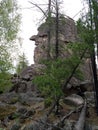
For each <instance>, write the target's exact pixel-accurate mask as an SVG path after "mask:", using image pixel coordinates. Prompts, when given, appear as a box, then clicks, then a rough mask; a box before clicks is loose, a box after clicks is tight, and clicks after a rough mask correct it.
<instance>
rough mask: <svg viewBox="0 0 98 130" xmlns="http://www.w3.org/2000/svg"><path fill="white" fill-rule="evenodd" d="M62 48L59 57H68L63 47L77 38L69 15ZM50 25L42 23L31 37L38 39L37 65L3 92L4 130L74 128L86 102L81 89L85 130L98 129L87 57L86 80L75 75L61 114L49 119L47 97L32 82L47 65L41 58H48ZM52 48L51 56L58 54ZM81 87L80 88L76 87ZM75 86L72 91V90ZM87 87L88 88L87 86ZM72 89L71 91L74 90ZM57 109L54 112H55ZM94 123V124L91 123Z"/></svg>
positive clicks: (1, 123) (63, 26) (62, 33)
mask: <svg viewBox="0 0 98 130" xmlns="http://www.w3.org/2000/svg"><path fill="white" fill-rule="evenodd" d="M54 21H55V19H54V18H53V20H52V22H53V23H52V25H51V29H52V34H51V45H52V46H53V48H52V49H54V46H55V37H54V35H55V31H54V30H55V24H54ZM59 26H60V27H59V42H60V45H59V51H60V57H67V56H68V55H69V53H68V52H67V53H66V52H65V50H64V48H66V45H67V44H68V43H69V42H73V43H74V42H75V41H77V29H76V26H75V23H74V21H73V20H72V19H70V18H64V19H63V21H59ZM47 33H48V27H47V24H46V23H43V24H42V25H41V26H40V27H39V28H38V34H37V35H35V36H32V37H31V38H30V40H33V41H35V45H36V48H35V52H34V61H35V64H33V65H31V66H29V67H27V68H25V69H23V71H22V72H21V73H20V74H19V75H18V76H16V79H14V81H13V87H12V89H11V90H10V92H7V93H4V94H1V95H0V129H4V130H39V129H40V130H46V129H47V130H57V129H58V130H60V129H63V130H72V129H73V126H74V124H75V123H76V122H77V120H78V117H79V113H80V111H81V107H82V106H83V104H84V97H81V94H80V93H79V92H80V91H81V86H82V88H83V87H84V90H83V96H85V97H86V99H87V103H88V113H89V118H88V116H87V117H86V123H85V128H84V130H89V129H90V130H95V129H98V126H97V124H98V117H97V116H96V113H95V99H94V92H93V91H92V83H91V82H90V81H91V75H90V69H89V64H90V61H89V60H86V62H85V65H83V66H82V67H81V69H82V70H83V72H84V74H85V80H84V81H83V82H81V81H79V80H77V79H76V78H74V77H73V78H72V79H71V80H70V82H69V84H68V86H67V90H66V91H67V94H66V98H64V100H62V99H61V100H60V104H61V108H60V114H59V115H58V116H57V115H54V113H53V114H50V115H49V116H50V117H49V118H46V116H47V112H49V108H45V105H44V97H42V96H41V95H40V93H39V91H38V90H37V87H36V86H35V85H34V84H33V82H32V80H33V78H34V77H35V76H36V75H40V74H42V71H41V69H43V68H44V67H45V66H44V65H42V64H40V60H42V59H47V35H48V34H47ZM52 49H51V57H55V54H54V53H53V50H52ZM78 86H80V88H79V89H77V87H78ZM72 87H73V90H72ZM75 87H76V88H75ZM85 88H87V89H85ZM71 91H72V92H71ZM53 112H54V111H53ZM91 124H92V125H91Z"/></svg>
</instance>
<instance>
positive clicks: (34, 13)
mask: <svg viewBox="0 0 98 130" xmlns="http://www.w3.org/2000/svg"><path fill="white" fill-rule="evenodd" d="M29 1H32V2H33V3H38V4H47V3H48V0H18V2H19V5H20V8H22V9H21V10H20V13H21V14H22V23H21V34H20V37H21V38H22V43H23V51H24V52H25V54H26V56H27V58H28V60H29V63H30V64H33V63H34V61H33V55H34V48H35V45H34V42H32V41H30V40H29V38H30V37H31V36H32V35H36V34H37V27H38V25H39V24H38V21H39V19H40V18H41V17H42V16H41V13H40V11H39V10H38V9H36V8H32V7H33V5H31V4H30V3H29ZM63 1H64V4H63V6H62V10H63V12H64V13H65V14H66V15H68V16H69V17H71V18H73V19H74V20H76V19H77V18H78V17H79V15H77V16H76V17H74V16H75V15H76V14H77V13H78V12H79V11H80V10H82V9H83V3H82V2H81V1H82V0H63ZM42 8H44V6H43V7H42Z"/></svg>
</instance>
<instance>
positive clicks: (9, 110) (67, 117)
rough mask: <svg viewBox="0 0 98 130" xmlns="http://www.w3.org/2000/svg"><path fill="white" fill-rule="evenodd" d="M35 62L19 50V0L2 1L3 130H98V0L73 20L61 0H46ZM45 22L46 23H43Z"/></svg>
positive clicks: (0, 101)
mask: <svg viewBox="0 0 98 130" xmlns="http://www.w3.org/2000/svg"><path fill="white" fill-rule="evenodd" d="M29 3H30V4H31V6H33V7H35V8H37V9H38V10H39V11H40V12H41V13H42V14H43V18H42V19H43V20H40V21H41V23H40V25H39V27H38V34H37V35H33V36H31V37H30V38H28V39H30V40H32V41H34V42H35V45H36V47H35V50H34V64H32V65H29V62H28V60H27V57H26V55H25V53H24V52H21V44H20V37H19V31H20V25H21V13H20V12H19V5H18V2H17V1H16V0H1V1H0V130H95V129H96V130H97V129H98V63H97V61H96V57H97V55H98V22H97V21H98V1H97V0H85V1H84V3H85V4H86V5H87V6H88V12H87V13H85V14H81V17H80V18H79V19H78V20H77V21H74V20H73V19H72V18H70V17H69V16H67V15H66V14H63V13H62V11H61V10H60V9H61V5H62V4H63V2H62V1H61V0H47V3H48V4H47V10H44V9H43V8H42V7H41V5H39V4H37V3H34V2H33V1H32V0H31V1H29ZM42 21H43V22H42Z"/></svg>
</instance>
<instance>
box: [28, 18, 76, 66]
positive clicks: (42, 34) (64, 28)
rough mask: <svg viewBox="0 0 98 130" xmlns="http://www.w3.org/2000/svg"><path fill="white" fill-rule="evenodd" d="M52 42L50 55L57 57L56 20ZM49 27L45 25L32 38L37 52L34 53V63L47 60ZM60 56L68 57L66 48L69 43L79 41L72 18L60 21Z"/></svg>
mask: <svg viewBox="0 0 98 130" xmlns="http://www.w3.org/2000/svg"><path fill="white" fill-rule="evenodd" d="M50 32H51V41H50V44H51V45H50V48H51V49H50V55H51V57H52V58H53V57H55V53H54V52H55V19H54V18H53V19H52V22H51V30H50ZM47 35H48V25H47V24H46V23H43V24H42V25H41V26H40V27H39V28H38V34H37V35H34V36H32V37H31V38H30V40H33V41H35V45H36V48H35V51H34V62H35V64H36V63H39V62H40V60H42V59H47V46H48V36H47ZM58 40H59V55H60V57H64V56H65V57H67V53H65V51H64V48H66V44H67V43H69V42H75V41H76V40H77V29H76V26H75V23H74V21H73V20H72V19H70V18H63V19H60V20H59V38H58Z"/></svg>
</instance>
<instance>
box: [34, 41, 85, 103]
mask: <svg viewBox="0 0 98 130" xmlns="http://www.w3.org/2000/svg"><path fill="white" fill-rule="evenodd" d="M77 44H78V43H74V44H73V43H71V44H69V46H68V49H69V48H70V49H71V50H72V52H73V53H72V55H70V56H69V57H68V58H57V59H55V60H50V61H44V62H43V64H44V65H45V66H46V68H45V69H44V70H43V75H39V76H36V77H35V78H34V80H33V82H34V83H35V84H36V85H37V86H38V87H39V90H40V92H41V93H42V95H43V96H45V98H46V100H45V104H48V101H49V103H50V104H51V100H52V101H53V100H55V101H56V100H57V99H58V97H61V96H63V92H62V85H63V83H64V82H65V80H67V79H68V77H69V76H70V75H71V73H72V72H73V69H74V68H75V67H76V66H77V64H80V63H81V59H80V55H81V53H82V52H81V53H80V55H79V56H78V55H77V53H79V52H80V50H81V51H83V50H82V49H83V48H82V47H79V46H77ZM79 45H80V44H79ZM76 48H78V49H80V50H77V52H76V51H75V49H76ZM74 51H75V52H74ZM78 51H79V52H78ZM73 76H74V77H76V78H78V79H80V80H83V75H82V72H81V71H80V69H79V68H77V70H76V72H75V73H74V75H73Z"/></svg>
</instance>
